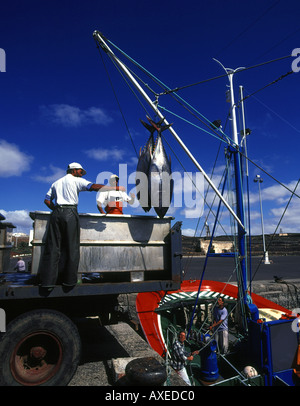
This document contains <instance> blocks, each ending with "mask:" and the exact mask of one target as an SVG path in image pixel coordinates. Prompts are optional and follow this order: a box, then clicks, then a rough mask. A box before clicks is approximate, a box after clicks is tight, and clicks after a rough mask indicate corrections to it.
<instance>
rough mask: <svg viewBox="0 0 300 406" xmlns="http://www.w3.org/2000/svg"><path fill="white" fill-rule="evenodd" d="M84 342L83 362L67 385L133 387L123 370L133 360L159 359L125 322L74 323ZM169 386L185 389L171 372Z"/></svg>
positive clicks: (161, 361)
mask: <svg viewBox="0 0 300 406" xmlns="http://www.w3.org/2000/svg"><path fill="white" fill-rule="evenodd" d="M77 325H78V328H79V332H80V334H81V337H82V341H83V354H82V363H81V365H80V366H79V367H78V369H77V371H76V373H75V375H74V377H73V378H72V380H71V382H70V383H69V385H68V386H122V387H124V386H132V385H131V383H130V382H128V380H127V379H126V376H125V367H126V365H127V363H128V362H130V361H132V360H134V359H140V360H142V359H149V358H151V359H153V358H154V359H156V360H157V361H158V362H159V363H161V364H163V360H162V358H161V357H160V356H159V355H158V354H157V353H156V352H155V351H154V350H152V349H151V348H150V347H149V345H148V344H147V342H146V341H145V340H144V339H143V338H142V337H141V336H140V335H139V334H138V333H137V332H136V331H135V330H134V329H133V328H132V327H131V326H129V324H127V323H123V322H121V323H118V324H114V325H110V326H101V325H100V322H99V319H98V318H87V319H82V320H78V321H77ZM166 382H167V383H168V385H169V386H186V384H185V383H184V382H183V381H182V380H181V378H180V377H179V376H178V375H177V374H176V373H175V371H173V370H171V371H170V375H169V376H168V379H167V381H166Z"/></svg>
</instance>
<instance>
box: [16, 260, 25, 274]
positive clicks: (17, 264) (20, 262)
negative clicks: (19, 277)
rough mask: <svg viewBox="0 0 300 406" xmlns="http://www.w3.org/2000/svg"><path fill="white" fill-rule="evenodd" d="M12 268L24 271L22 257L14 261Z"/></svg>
mask: <svg viewBox="0 0 300 406" xmlns="http://www.w3.org/2000/svg"><path fill="white" fill-rule="evenodd" d="M14 269H15V270H16V271H17V272H25V271H26V265H25V261H23V259H22V258H18V262H17V263H16V266H15V268H14Z"/></svg>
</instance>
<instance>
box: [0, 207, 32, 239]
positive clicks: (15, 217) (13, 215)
mask: <svg viewBox="0 0 300 406" xmlns="http://www.w3.org/2000/svg"><path fill="white" fill-rule="evenodd" d="M0 213H1V214H2V215H3V216H4V217H5V222H9V223H12V224H13V225H14V226H15V227H16V230H14V231H17V232H19V233H25V234H29V230H30V229H31V228H32V223H33V220H32V219H31V218H30V217H29V212H28V211H27V210H15V211H6V210H0Z"/></svg>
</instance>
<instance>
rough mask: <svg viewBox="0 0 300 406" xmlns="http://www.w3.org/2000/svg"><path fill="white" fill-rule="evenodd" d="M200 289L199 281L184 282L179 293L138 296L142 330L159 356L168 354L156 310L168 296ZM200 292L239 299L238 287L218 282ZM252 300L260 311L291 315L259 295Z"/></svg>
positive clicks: (204, 287) (150, 293)
mask: <svg viewBox="0 0 300 406" xmlns="http://www.w3.org/2000/svg"><path fill="white" fill-rule="evenodd" d="M198 288H199V281H183V282H182V284H181V289H179V290H177V291H170V292H165V291H158V292H143V293H139V294H138V295H137V299H136V309H137V312H138V316H139V320H140V323H141V326H142V329H143V331H144V334H145V337H146V338H147V340H148V343H149V345H150V346H151V348H152V349H153V350H155V351H156V352H157V353H158V354H159V355H161V356H164V354H165V353H166V348H165V345H164V340H163V338H162V337H161V333H160V326H159V321H158V315H157V313H155V309H157V308H158V306H159V303H160V302H161V300H162V299H163V298H164V297H165V296H166V295H167V294H176V293H180V292H197V291H198ZM200 291H201V292H203V291H212V292H217V293H220V294H221V293H222V294H224V295H227V296H230V297H232V298H234V299H237V297H238V288H237V286H234V285H230V284H226V283H223V282H217V281H209V280H204V281H202V286H201V290H200ZM251 298H252V301H253V303H254V304H255V305H256V306H257V307H258V309H273V310H277V311H279V312H282V314H289V315H290V314H291V312H290V311H289V310H288V309H286V308H284V307H282V306H279V305H277V304H276V303H274V302H271V301H270V300H268V299H265V298H263V297H261V296H259V295H256V294H254V293H252V295H251Z"/></svg>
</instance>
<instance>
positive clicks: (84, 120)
mask: <svg viewBox="0 0 300 406" xmlns="http://www.w3.org/2000/svg"><path fill="white" fill-rule="evenodd" d="M40 110H41V112H42V115H43V116H44V117H46V118H48V119H49V120H50V121H51V122H53V123H55V124H60V125H63V126H64V127H80V126H82V125H84V124H97V125H108V124H110V123H111V122H112V121H113V120H112V118H111V117H109V116H108V115H107V113H106V112H105V111H104V110H103V109H101V108H100V107H89V108H88V109H81V108H79V107H76V106H70V105H69V104H52V105H50V106H41V107H40Z"/></svg>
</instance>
